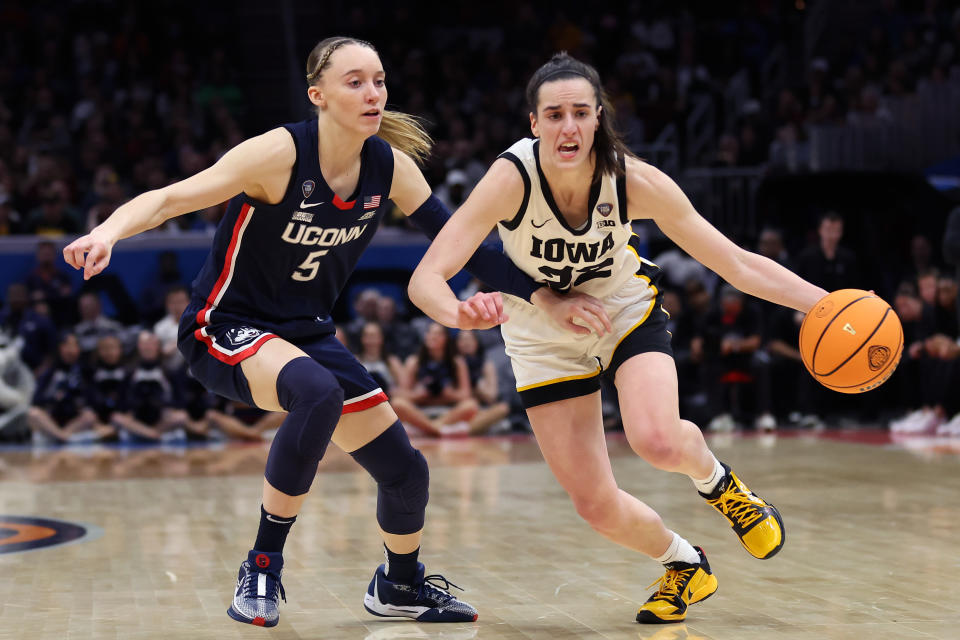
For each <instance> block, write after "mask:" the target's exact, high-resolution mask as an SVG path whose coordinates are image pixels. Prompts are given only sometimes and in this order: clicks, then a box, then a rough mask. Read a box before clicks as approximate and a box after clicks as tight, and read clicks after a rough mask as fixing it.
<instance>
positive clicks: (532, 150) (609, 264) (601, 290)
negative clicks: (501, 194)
mask: <svg viewBox="0 0 960 640" xmlns="http://www.w3.org/2000/svg"><path fill="white" fill-rule="evenodd" d="M539 146H540V141H539V140H536V139H533V138H524V139H522V140H520V141H518V142H516V143H515V144H514V145H513V146H511V147H510V148H509V149H507V150H506V151H505V152H503V153H502V154H500V157H501V158H505V159H507V160H510V161H511V162H513V164H514V165H516V167H517V170H518V171H519V172H520V175H521V176H522V177H523V186H524V194H523V203H522V204H521V205H520V210H519V211H518V212H517V214H516V215H515V216H514V217H513V218H512V219H510V220H507V221H504V222H501V223H500V224H499V225H498V227H497V228H498V229H499V231H500V238H501V240H502V241H503V250H504V253H506V254H507V256H509V258H510V260H512V261H513V263H514V264H515V265H517V267H519V268H520V269H521V270H522V271H524V272H525V273H526V274H527V275H529V276H530V277H531V278H533V279H534V280H536V281H537V282H540V283H543V284H546V285H548V286H550V287H551V288H553V289H555V290H557V291H569V290H571V289H573V290H576V291H582V292H584V293H588V294H590V295H592V296H595V297H597V298H603V297H606V296H608V295H610V294H612V293H614V292H615V291H617V290H619V289H620V288H621V287H622V286H623V285H624V283H626V282H627V281H628V280H630V278H631V277H633V276H635V275H637V274H638V271H641V270H644V267H645V266H647V267H652V266H653V264H652V263H650V262H648V261H646V260H644V259H643V258H642V257H641V256H640V255H639V254H638V253H637V244H638V243H637V239H636V238H635V236H633V228H632V227H631V226H630V221H629V220H628V218H627V191H626V181H625V179H624V178H623V177H620V178H617V177H616V176H614V175H605V176H603V178H602V179H601V180H600V184H599V185H593V187H592V188H591V190H590V198H589V203H590V211H589V212H588V213H587V221H586V223H585V224H584V225H583V226H582V227H580V228H579V229H575V228H573V227H571V226H570V225H569V224H568V223H567V221H566V220H564V217H563V215H562V214H561V213H560V210H559V209H558V208H557V205H556V202H555V201H554V198H553V194H552V193H551V192H550V185H549V184H547V180H546V178H545V177H544V175H543V171H542V170H541V168H540V159H539V156H538V149H539ZM621 162H623V159H622V158H621ZM631 238H633V241H631ZM639 277H642V276H639ZM648 282H649V280H648Z"/></svg>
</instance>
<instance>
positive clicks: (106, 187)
mask: <svg viewBox="0 0 960 640" xmlns="http://www.w3.org/2000/svg"><path fill="white" fill-rule="evenodd" d="M160 186H163V185H160ZM125 196H126V194H125V192H124V189H123V185H122V184H121V183H120V178H119V176H118V175H117V172H116V171H115V170H114V168H113V167H112V166H110V165H102V166H100V167H98V168H97V172H96V174H95V175H94V177H93V189H92V191H91V192H90V193H89V194H88V196H87V203H86V204H87V207H86V216H85V218H84V230H85V231H87V232H90V231H92V230H93V228H94V227H96V226H97V225H98V224H100V223H101V222H103V221H104V220H106V219H107V218H108V217H110V214H111V213H113V212H114V210H115V209H116V208H117V207H119V206H120V205H121V204H123V201H124V198H125Z"/></svg>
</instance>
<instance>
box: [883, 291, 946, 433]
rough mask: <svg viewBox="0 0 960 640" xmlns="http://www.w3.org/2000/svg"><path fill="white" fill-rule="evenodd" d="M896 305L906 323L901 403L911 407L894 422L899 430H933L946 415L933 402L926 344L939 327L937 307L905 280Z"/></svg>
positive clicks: (893, 429) (900, 365)
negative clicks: (936, 318)
mask: <svg viewBox="0 0 960 640" xmlns="http://www.w3.org/2000/svg"><path fill="white" fill-rule="evenodd" d="M894 308H895V310H896V312H897V315H898V316H899V317H900V323H901V324H902V325H903V350H904V353H903V356H902V357H901V360H900V364H899V365H898V368H899V369H900V372H899V375H898V376H897V379H898V382H899V392H900V404H901V406H903V407H907V408H908V409H910V411H909V412H908V413H907V414H906V415H905V416H903V417H902V418H900V419H897V420H892V421H891V422H890V430H891V431H893V432H895V433H907V434H916V433H932V432H933V431H934V430H935V429H936V427H937V426H938V425H939V424H940V423H942V422H943V415H941V414H939V413H938V412H937V411H936V410H935V407H933V406H931V405H930V404H929V401H930V398H931V393H930V392H931V386H930V384H928V383H929V380H928V377H929V374H930V370H929V366H928V364H929V363H928V361H927V357H926V351H925V344H926V342H927V339H928V338H931V337H932V336H933V335H934V333H935V330H936V325H935V320H934V313H933V308H932V307H931V306H930V305H927V304H924V302H923V300H922V299H921V298H920V296H919V294H918V293H917V289H916V286H915V285H914V283H912V282H909V281H905V282H903V283H901V284H900V286H899V287H898V288H897V295H896V297H895V298H894Z"/></svg>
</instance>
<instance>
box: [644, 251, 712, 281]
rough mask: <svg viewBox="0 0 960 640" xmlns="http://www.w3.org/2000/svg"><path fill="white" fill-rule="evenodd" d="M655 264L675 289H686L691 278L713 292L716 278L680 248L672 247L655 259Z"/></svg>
mask: <svg viewBox="0 0 960 640" xmlns="http://www.w3.org/2000/svg"><path fill="white" fill-rule="evenodd" d="M653 262H654V263H655V264H656V265H657V266H659V267H660V268H661V269H662V270H663V276H664V278H666V280H667V284H669V285H670V286H671V287H673V288H675V289H680V288H682V287H684V286H685V285H686V283H687V282H688V281H689V280H690V279H691V278H696V279H697V280H699V281H700V282H701V283H703V286H704V288H705V289H706V290H707V291H708V292H712V291H713V288H714V285H715V283H716V276H715V275H714V274H713V272H711V271H710V270H709V269H707V268H706V267H705V266H703V265H702V264H700V263H699V262H697V261H696V260H694V259H693V258H691V257H690V256H689V255H687V253H686V252H685V251H684V250H683V249H681V248H680V247H677V246H671V247H670V248H669V249H667V250H666V251H664V252H663V253H661V254H660V255H658V256H657V257H656V258H654V259H653Z"/></svg>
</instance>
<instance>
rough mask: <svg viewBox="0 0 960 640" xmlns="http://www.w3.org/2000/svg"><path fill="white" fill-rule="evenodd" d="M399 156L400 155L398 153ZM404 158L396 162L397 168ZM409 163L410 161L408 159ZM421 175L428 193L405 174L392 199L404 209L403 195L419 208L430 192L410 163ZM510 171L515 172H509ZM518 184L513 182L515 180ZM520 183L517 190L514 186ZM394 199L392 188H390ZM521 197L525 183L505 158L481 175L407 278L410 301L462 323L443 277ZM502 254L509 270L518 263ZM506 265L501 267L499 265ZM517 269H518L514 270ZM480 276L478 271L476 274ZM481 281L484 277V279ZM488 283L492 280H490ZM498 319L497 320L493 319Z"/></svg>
mask: <svg viewBox="0 0 960 640" xmlns="http://www.w3.org/2000/svg"><path fill="white" fill-rule="evenodd" d="M398 157H399V156H398ZM402 164H403V163H402V162H398V163H397V167H398V169H399V168H400V166H401V165H402ZM410 164H411V165H412V164H413V163H412V161H410ZM413 169H414V170H416V172H417V175H418V176H419V178H420V180H422V181H423V187H424V188H425V189H426V193H424V192H423V191H422V190H420V189H418V188H417V187H416V182H417V181H416V180H414V179H413V178H412V177H408V184H407V186H406V188H405V189H404V192H403V193H402V194H401V199H397V198H394V202H396V203H397V206H399V207H400V208H401V209H403V210H404V211H407V209H405V208H404V203H403V201H402V198H409V199H408V200H407V202H408V206H414V207H419V205H420V204H422V202H423V201H425V200H426V199H427V196H428V195H429V187H428V186H427V185H426V181H425V180H423V176H422V175H420V171H419V169H417V168H416V166H415V165H413ZM396 171H397V170H396V169H395V173H394V186H393V189H394V191H396V190H397V188H398V185H397V180H396V176H397V173H396ZM511 171H512V172H513V174H514V175H513V176H511V175H510V172H511ZM511 178H514V179H511ZM514 183H516V184H514ZM518 186H519V189H518V188H517V187H518ZM391 198H393V193H391ZM522 198H523V184H522V182H521V181H520V176H519V175H516V169H514V168H513V167H512V166H510V165H509V163H508V162H506V161H501V160H498V161H496V162H494V163H493V166H492V167H491V168H490V170H489V171H488V172H487V175H485V176H484V177H483V179H482V180H481V181H480V183H479V184H478V185H477V186H476V187H475V188H474V190H473V192H472V193H471V194H470V197H469V198H468V199H467V201H466V202H465V203H464V204H463V206H461V207H460V208H459V209H458V210H457V215H455V216H452V217H450V218H449V220H447V221H446V224H443V225H442V228H441V229H438V231H439V233H437V235H436V238H435V239H434V241H433V242H432V243H431V244H430V248H429V249H427V253H426V255H425V256H424V257H423V260H421V261H420V264H419V265H418V266H417V268H416V270H415V271H414V273H413V277H412V278H411V279H410V284H409V286H408V287H407V291H408V293H409V294H410V300H411V301H413V303H414V304H415V305H417V306H418V307H420V308H421V309H423V311H424V312H425V313H426V314H427V315H428V316H430V317H431V318H433V319H434V320H436V321H437V322H439V323H440V324H443V325H446V326H448V327H457V328H465V327H464V326H462V325H461V321H460V317H459V308H458V305H459V301H458V300H457V297H456V296H455V295H454V294H453V290H451V289H450V285H448V284H447V280H449V279H450V278H452V277H453V276H454V275H455V274H456V273H457V272H458V271H460V270H461V269H462V268H463V267H464V266H465V265H466V264H467V261H468V260H469V259H470V257H471V256H473V255H474V252H475V251H476V250H477V247H479V246H480V245H481V243H482V242H483V240H484V238H486V237H487V234H489V233H490V230H491V229H492V228H493V227H494V226H495V225H496V224H497V221H498V220H499V217H500V216H499V214H498V213H497V212H499V211H509V210H510V208H511V207H512V208H513V210H514V211H516V209H517V207H519V206H520V202H521V200H522ZM497 253H499V254H500V256H501V259H502V261H503V263H501V264H506V265H509V268H511V269H517V267H516V266H515V265H514V264H513V263H512V262H510V260H509V259H508V258H507V257H506V256H505V255H503V253H502V252H500V251H497ZM500 268H505V267H502V266H501V267H500ZM518 271H519V270H518ZM475 275H477V276H478V277H480V278H481V280H483V279H484V278H483V277H482V276H480V275H479V274H475ZM484 281H485V280H484ZM488 284H490V283H488ZM494 324H499V323H494Z"/></svg>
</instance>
